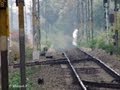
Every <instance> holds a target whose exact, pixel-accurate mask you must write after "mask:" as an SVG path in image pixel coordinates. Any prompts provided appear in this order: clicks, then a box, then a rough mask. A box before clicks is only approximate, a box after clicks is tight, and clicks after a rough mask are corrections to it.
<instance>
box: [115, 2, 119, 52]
mask: <svg viewBox="0 0 120 90" xmlns="http://www.w3.org/2000/svg"><path fill="white" fill-rule="evenodd" d="M114 4H115V9H114V11H115V49H116V50H115V51H116V54H118V20H117V19H118V18H117V17H118V15H117V14H118V13H117V12H118V7H117V0H115V1H114Z"/></svg>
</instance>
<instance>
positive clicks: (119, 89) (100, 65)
mask: <svg viewBox="0 0 120 90" xmlns="http://www.w3.org/2000/svg"><path fill="white" fill-rule="evenodd" d="M77 50H78V53H79V54H78V55H79V56H81V54H83V55H82V56H83V57H85V58H86V57H87V58H86V59H84V60H81V61H79V62H78V63H73V61H74V60H75V58H73V57H72V55H69V54H68V53H67V52H63V54H64V56H65V58H66V59H67V62H68V65H69V69H70V70H71V72H72V77H73V78H74V79H76V80H75V81H76V82H77V84H78V85H79V86H80V90H120V75H119V74H118V73H117V72H116V71H114V70H113V69H111V68H110V67H109V66H107V65H106V64H105V63H104V62H102V61H101V60H100V59H97V58H96V57H93V56H91V55H89V54H87V53H86V52H84V51H82V50H80V49H78V48H77Z"/></svg>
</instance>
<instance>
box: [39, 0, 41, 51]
mask: <svg viewBox="0 0 120 90" xmlns="http://www.w3.org/2000/svg"><path fill="white" fill-rule="evenodd" d="M38 40H39V41H38V45H39V47H38V48H39V49H40V51H41V31H40V1H39V0H38Z"/></svg>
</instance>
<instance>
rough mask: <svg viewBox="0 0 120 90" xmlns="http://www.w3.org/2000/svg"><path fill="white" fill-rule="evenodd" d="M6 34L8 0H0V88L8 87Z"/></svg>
mask: <svg viewBox="0 0 120 90" xmlns="http://www.w3.org/2000/svg"><path fill="white" fill-rule="evenodd" d="M8 36H9V16H8V0H0V53H1V55H0V56H1V85H2V90H8V89H9V83H8Z"/></svg>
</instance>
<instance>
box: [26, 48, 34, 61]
mask: <svg viewBox="0 0 120 90" xmlns="http://www.w3.org/2000/svg"><path fill="white" fill-rule="evenodd" d="M32 51H33V49H32V48H30V47H27V48H26V50H25V52H26V53H25V54H26V59H27V60H28V59H29V60H31V59H32Z"/></svg>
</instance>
